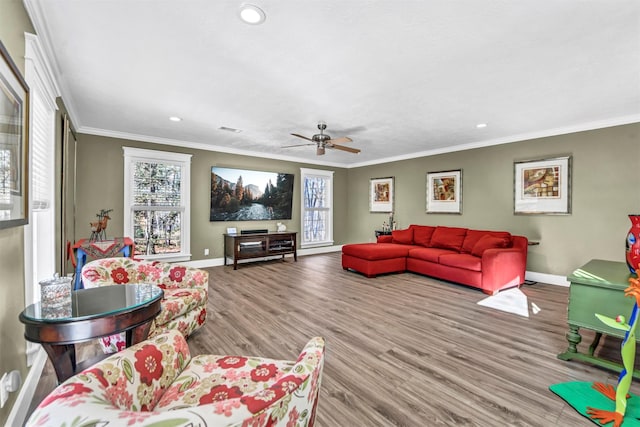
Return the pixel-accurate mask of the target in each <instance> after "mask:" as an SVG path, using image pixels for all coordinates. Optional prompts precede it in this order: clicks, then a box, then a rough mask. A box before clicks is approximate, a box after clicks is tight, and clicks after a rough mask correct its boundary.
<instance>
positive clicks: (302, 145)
mask: <svg viewBox="0 0 640 427" xmlns="http://www.w3.org/2000/svg"><path fill="white" fill-rule="evenodd" d="M307 145H316V143H315V142H312V143H311V144H294V145H283V146H282V147H280V148H291V147H306V146H307Z"/></svg>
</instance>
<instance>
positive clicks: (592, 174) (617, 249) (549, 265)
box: [347, 123, 640, 276]
mask: <svg viewBox="0 0 640 427" xmlns="http://www.w3.org/2000/svg"><path fill="white" fill-rule="evenodd" d="M639 134H640V124H637V123H636V124H631V125H625V126H616V127H611V128H605V129H599V130H593V131H586V132H578V133H572V134H567V135H560V136H554V137H548V138H540V139H533V140H529V141H522V142H517V143H511V144H504V145H496V146H492V147H486V148H478V149H473V150H466V151H460V152H453V153H447V154H441V155H436V156H430V157H422V158H418V159H412V160H405V161H399V162H393V163H386V164H381V165H376V166H368V167H361V168H355V169H349V173H348V187H349V189H348V193H349V195H350V198H349V209H348V212H349V217H348V220H347V223H348V224H349V228H348V230H349V234H348V238H347V240H348V241H350V242H357V241H370V240H372V239H373V230H374V229H377V228H380V226H381V225H382V222H383V221H384V220H386V219H388V216H387V214H380V213H369V208H368V186H369V179H371V178H377V177H387V176H394V177H395V189H396V198H395V203H396V205H395V211H396V215H395V218H396V220H397V221H398V224H399V227H400V228H405V227H406V226H408V225H409V224H414V223H415V224H428V225H448V226H461V227H469V228H483V229H496V230H507V231H510V232H511V233H513V234H521V235H524V236H527V237H528V238H529V239H531V240H539V241H540V245H539V246H532V247H530V248H529V259H528V263H527V270H528V271H533V272H537V273H545V274H553V275H559V276H566V275H567V274H569V273H570V272H571V271H573V270H574V269H575V268H577V267H579V266H580V265H582V264H584V263H586V262H587V261H589V260H590V259H593V258H600V259H608V260H616V261H624V250H625V249H624V240H625V237H626V234H627V231H628V230H629V228H630V226H631V222H630V221H629V219H628V217H627V215H628V214H630V213H638V212H640V173H639V170H640V167H639V165H638V162H639V160H640V135H639ZM567 154H568V155H571V156H572V157H573V168H572V213H571V215H514V214H513V180H514V178H513V169H514V161H521V160H532V159H533V160H535V159H543V158H549V157H554V156H561V155H567ZM454 169H462V187H463V192H462V193H463V194H462V215H451V214H426V213H425V205H426V195H425V193H426V187H425V185H426V173H427V172H436V171H446V170H454Z"/></svg>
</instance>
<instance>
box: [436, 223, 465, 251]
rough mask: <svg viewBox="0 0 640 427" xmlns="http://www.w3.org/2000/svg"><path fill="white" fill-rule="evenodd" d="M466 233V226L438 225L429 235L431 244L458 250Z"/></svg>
mask: <svg viewBox="0 0 640 427" xmlns="http://www.w3.org/2000/svg"><path fill="white" fill-rule="evenodd" d="M466 234H467V229H466V228H460V227H444V226H438V227H436V229H435V231H434V232H433V236H431V246H432V247H434V248H442V249H453V250H454V251H458V252H459V251H460V248H462V243H463V242H464V237H465V236H466Z"/></svg>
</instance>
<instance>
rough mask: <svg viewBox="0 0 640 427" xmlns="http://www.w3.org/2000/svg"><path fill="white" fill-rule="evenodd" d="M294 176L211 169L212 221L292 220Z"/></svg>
mask: <svg viewBox="0 0 640 427" xmlns="http://www.w3.org/2000/svg"><path fill="white" fill-rule="evenodd" d="M293 177H294V175H293V174H290V173H276V172H261V171H253V170H244V169H230V168H221V167H216V166H213V167H212V168H211V213H210V215H209V220H210V221H257V220H277V219H291V210H292V204H293Z"/></svg>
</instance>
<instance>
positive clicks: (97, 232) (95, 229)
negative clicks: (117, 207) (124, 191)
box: [89, 209, 113, 242]
mask: <svg viewBox="0 0 640 427" xmlns="http://www.w3.org/2000/svg"><path fill="white" fill-rule="evenodd" d="M111 211H113V209H100V212H98V213H97V214H96V216H97V217H98V220H97V221H94V222H90V223H89V225H90V226H91V237H89V241H90V242H95V241H98V240H107V222H108V221H109V220H110V219H111V217H110V216H109V212H111Z"/></svg>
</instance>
